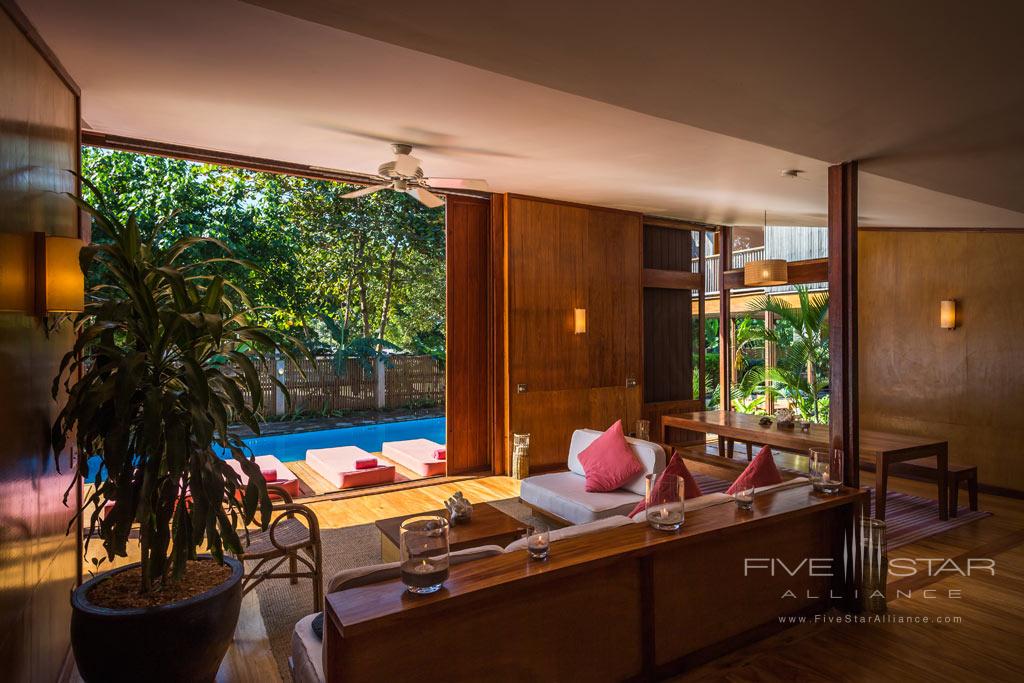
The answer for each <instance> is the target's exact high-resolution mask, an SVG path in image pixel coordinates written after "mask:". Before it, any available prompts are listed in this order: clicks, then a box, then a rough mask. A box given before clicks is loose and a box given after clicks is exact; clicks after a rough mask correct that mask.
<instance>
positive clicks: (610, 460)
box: [579, 420, 644, 493]
mask: <svg viewBox="0 0 1024 683" xmlns="http://www.w3.org/2000/svg"><path fill="white" fill-rule="evenodd" d="M579 459H580V465H582V466H583V472H584V473H585V474H586V478H587V484H586V489H587V491H589V492H591V493H595V492H599V491H614V490H615V489H617V488H619V487H620V486H622V485H623V484H625V483H626V482H627V481H629V480H630V479H632V478H633V477H635V476H636V475H638V474H640V473H641V472H643V471H644V466H643V464H642V463H641V462H640V459H639V458H637V457H636V454H635V453H633V450H632V449H631V448H630V447H629V444H628V443H626V436H625V434H623V433H622V420H618V421H617V422H616V423H615V424H613V425H612V426H611V427H609V428H608V430H607V431H606V432H605V433H604V434H602V435H601V436H599V437H597V438H596V439H594V441H593V442H591V444H590V445H589V446H587V447H586V448H584V449H583V452H582V453H580V455H579Z"/></svg>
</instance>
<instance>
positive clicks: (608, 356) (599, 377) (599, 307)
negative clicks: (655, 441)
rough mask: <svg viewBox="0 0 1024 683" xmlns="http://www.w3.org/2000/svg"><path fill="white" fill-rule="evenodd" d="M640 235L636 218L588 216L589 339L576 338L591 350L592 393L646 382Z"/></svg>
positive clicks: (589, 375)
mask: <svg viewBox="0 0 1024 683" xmlns="http://www.w3.org/2000/svg"><path fill="white" fill-rule="evenodd" d="M640 230H641V229H640V223H639V217H637V216H635V215H632V214H626V213H620V212H617V211H601V210H591V211H588V212H587V231H586V240H585V255H584V258H583V259H582V263H583V268H584V272H585V274H586V286H587V289H586V300H585V305H584V306H583V308H586V309H587V333H586V334H585V335H573V336H575V337H577V338H578V339H579V340H580V341H583V342H584V343H585V344H586V348H587V382H588V384H589V386H591V387H613V386H620V387H624V386H625V385H626V382H627V380H629V379H633V380H636V381H637V382H639V381H640V378H641V372H640V370H641V367H642V362H643V361H642V352H643V347H642V346H641V344H640V336H639V332H640V317H641V314H640V296H641V290H640V276H641V270H642V268H641V264H640V249H641V231H640ZM626 431H627V432H628V431H629V429H627V430H626Z"/></svg>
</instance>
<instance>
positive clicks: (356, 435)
mask: <svg viewBox="0 0 1024 683" xmlns="http://www.w3.org/2000/svg"><path fill="white" fill-rule="evenodd" d="M406 439H429V440H430V441H434V442H436V443H439V444H443V443H445V440H446V439H445V418H443V417H433V418H428V419H425V420H406V421H404V422H388V423H384V424H375V425H366V426H364V427H340V428H338V429H322V430H320V431H316V432H301V433H296V434H277V435H274V436H256V437H253V438H251V439H245V442H246V443H247V444H248V445H249V448H251V449H252V453H253V455H276V456H277V459H278V460H280V461H281V462H290V461H293V460H305V459H306V450H307V449H309V448H333V447H335V446H359V447H360V448H362V449H363V450H364V451H368V452H370V453H379V452H380V448H381V444H382V443H384V442H385V441H405V440H406ZM213 448H214V450H216V451H218V452H220V456H221V457H222V458H226V457H230V456H228V455H226V452H224V451H221V448H220V447H219V446H217V445H214V447H213ZM99 464H100V459H99V456H93V457H92V458H90V459H89V477H88V481H92V477H93V476H94V475H95V474H96V470H97V468H98V467H99Z"/></svg>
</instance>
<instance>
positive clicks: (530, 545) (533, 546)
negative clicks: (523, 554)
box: [526, 527, 551, 560]
mask: <svg viewBox="0 0 1024 683" xmlns="http://www.w3.org/2000/svg"><path fill="white" fill-rule="evenodd" d="M526 549H527V551H529V553H530V559H532V560H546V559H548V553H549V552H550V550H551V534H550V532H549V531H548V530H547V529H546V528H544V527H534V528H532V529H530V532H529V536H528V537H527V540H526Z"/></svg>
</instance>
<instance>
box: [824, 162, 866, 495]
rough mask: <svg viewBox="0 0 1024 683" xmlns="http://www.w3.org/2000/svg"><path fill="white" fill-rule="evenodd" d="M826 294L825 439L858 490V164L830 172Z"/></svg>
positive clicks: (847, 164)
mask: <svg viewBox="0 0 1024 683" xmlns="http://www.w3.org/2000/svg"><path fill="white" fill-rule="evenodd" d="M828 289H829V297H830V306H829V316H828V328H829V342H828V346H829V358H830V361H831V371H830V378H829V392H830V402H831V403H830V411H829V415H830V419H829V433H830V436H831V440H832V445H833V447H835V448H842V449H843V452H844V454H845V456H846V472H845V476H844V483H845V484H846V485H847V486H860V420H859V410H858V395H859V392H858V386H857V162H856V161H849V162H846V163H842V164H838V165H836V166H830V167H829V169H828Z"/></svg>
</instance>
